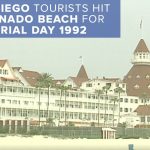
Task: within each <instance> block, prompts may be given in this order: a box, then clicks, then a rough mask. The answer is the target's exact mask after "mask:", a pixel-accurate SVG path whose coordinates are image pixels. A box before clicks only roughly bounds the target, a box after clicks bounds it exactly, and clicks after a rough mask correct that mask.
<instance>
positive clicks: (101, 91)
mask: <svg viewBox="0 0 150 150" xmlns="http://www.w3.org/2000/svg"><path fill="white" fill-rule="evenodd" d="M95 92H96V94H97V99H98V106H97V108H98V109H97V110H98V127H99V122H100V120H99V114H100V95H101V94H103V90H95Z"/></svg>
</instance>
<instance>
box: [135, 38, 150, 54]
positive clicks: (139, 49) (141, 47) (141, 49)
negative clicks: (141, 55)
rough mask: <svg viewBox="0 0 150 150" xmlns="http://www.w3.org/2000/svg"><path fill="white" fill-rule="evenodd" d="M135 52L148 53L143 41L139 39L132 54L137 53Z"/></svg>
mask: <svg viewBox="0 0 150 150" xmlns="http://www.w3.org/2000/svg"><path fill="white" fill-rule="evenodd" d="M137 52H149V50H148V48H147V46H146V43H145V41H144V40H143V39H141V40H140V41H139V43H138V45H137V47H136V49H135V51H134V53H137Z"/></svg>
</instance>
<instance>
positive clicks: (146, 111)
mask: <svg viewBox="0 0 150 150" xmlns="http://www.w3.org/2000/svg"><path fill="white" fill-rule="evenodd" d="M134 112H137V115H140V116H149V115H150V105H140V106H138V108H137V109H136V110H135V111H134Z"/></svg>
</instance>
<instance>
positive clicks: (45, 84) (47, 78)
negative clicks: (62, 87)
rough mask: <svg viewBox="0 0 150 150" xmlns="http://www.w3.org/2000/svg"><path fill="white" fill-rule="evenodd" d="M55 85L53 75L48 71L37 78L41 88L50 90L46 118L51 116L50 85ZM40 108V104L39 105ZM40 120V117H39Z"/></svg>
mask: <svg viewBox="0 0 150 150" xmlns="http://www.w3.org/2000/svg"><path fill="white" fill-rule="evenodd" d="M52 85H53V77H52V76H51V74H48V73H43V74H42V75H41V76H40V78H38V80H37V86H40V88H47V90H48V92H47V96H48V99H47V113H46V114H47V115H46V118H47V119H48V118H49V95H50V94H49V91H50V87H52ZM39 100H40V94H39ZM39 108H40V105H39ZM39 120H40V119H39Z"/></svg>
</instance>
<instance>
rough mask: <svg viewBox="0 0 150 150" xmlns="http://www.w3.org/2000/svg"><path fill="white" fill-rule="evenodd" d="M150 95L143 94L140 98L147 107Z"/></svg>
mask: <svg viewBox="0 0 150 150" xmlns="http://www.w3.org/2000/svg"><path fill="white" fill-rule="evenodd" d="M149 98H150V97H149V95H148V94H147V93H145V92H144V93H143V94H142V95H141V96H140V99H142V100H144V105H147V101H148V100H149ZM144 118H145V121H144V124H146V116H144Z"/></svg>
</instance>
